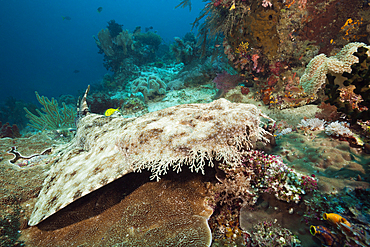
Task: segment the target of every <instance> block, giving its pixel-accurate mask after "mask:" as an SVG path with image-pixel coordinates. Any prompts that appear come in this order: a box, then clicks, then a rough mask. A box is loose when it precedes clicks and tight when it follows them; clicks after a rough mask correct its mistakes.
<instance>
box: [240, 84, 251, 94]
mask: <svg viewBox="0 0 370 247" xmlns="http://www.w3.org/2000/svg"><path fill="white" fill-rule="evenodd" d="M240 91H241V93H242V94H243V95H247V94H248V93H249V88H247V87H243V86H242V87H241V88H240Z"/></svg>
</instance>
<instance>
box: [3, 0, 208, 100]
mask: <svg viewBox="0 0 370 247" xmlns="http://www.w3.org/2000/svg"><path fill="white" fill-rule="evenodd" d="M179 2H180V1H177V0H157V1H150V0H136V1H128V0H109V1H98V0H89V1H87V0H85V1H72V0H66V1H46V0H38V1H24V0H23V1H1V2H0V16H1V22H0V33H1V35H0V57H1V60H0V71H1V72H0V85H1V87H0V89H1V90H0V103H2V102H3V101H5V100H6V99H7V98H8V97H13V98H16V99H19V100H23V101H27V102H29V101H32V102H35V103H36V102H37V101H36V97H35V93H34V91H38V92H39V94H40V95H45V96H47V97H49V98H50V97H58V96H59V95H62V94H72V95H76V94H77V91H78V90H84V89H85V88H86V86H87V85H88V84H93V83H98V82H99V81H100V80H101V79H102V77H103V76H104V74H105V73H106V72H107V71H106V69H105V68H104V66H103V55H102V54H98V51H99V49H98V47H97V45H96V43H95V41H94V39H93V36H94V35H95V36H97V33H98V32H99V31H100V30H101V29H102V28H106V26H107V22H108V21H110V20H115V21H116V22H117V23H119V24H123V29H128V30H130V31H131V32H132V31H133V30H134V29H135V27H136V26H141V27H142V28H143V29H144V28H145V27H150V26H152V27H153V30H154V31H157V33H158V34H159V35H160V36H161V37H162V38H163V41H164V42H166V43H167V44H169V43H172V42H173V38H174V37H176V36H178V37H182V36H184V35H185V34H186V33H187V32H189V31H190V30H191V23H192V22H193V21H194V20H195V18H196V17H197V16H198V14H199V11H200V10H201V9H202V8H203V7H204V3H202V1H200V0H198V1H193V2H192V11H189V9H188V8H185V9H182V8H177V9H175V6H177V5H178V4H179ZM99 7H102V8H103V9H102V11H101V12H100V13H99V12H98V11H97V9H98V8H99ZM63 17H64V18H63ZM76 71H79V72H78V73H74V72H76Z"/></svg>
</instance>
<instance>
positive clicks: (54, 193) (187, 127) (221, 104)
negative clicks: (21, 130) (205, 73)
mask: <svg viewBox="0 0 370 247" xmlns="http://www.w3.org/2000/svg"><path fill="white" fill-rule="evenodd" d="M261 116H262V117H266V116H264V115H262V114H261V112H260V110H258V109H257V107H256V106H254V105H248V104H236V103H231V102H229V101H227V100H225V99H219V100H216V101H213V102H211V103H209V104H187V105H179V106H174V107H170V108H167V109H163V110H160V111H157V112H152V113H148V114H146V115H144V116H141V117H138V118H128V119H127V118H123V117H120V116H118V117H115V116H113V117H106V116H102V115H98V114H87V115H86V116H85V117H83V118H81V119H80V120H79V123H78V126H77V132H76V136H75V138H74V140H72V141H71V143H70V145H69V146H68V147H67V148H66V149H64V151H63V153H61V156H60V158H59V159H57V160H56V161H55V164H53V166H52V167H51V169H50V171H49V173H48V175H47V177H46V179H45V181H44V183H43V188H42V189H41V191H40V194H39V197H38V201H37V203H36V205H35V208H34V211H33V213H32V215H31V218H30V220H29V225H30V226H34V225H37V224H38V223H39V222H41V221H42V220H44V219H46V218H47V217H49V216H50V215H52V214H54V213H55V212H57V211H58V210H60V209H62V208H64V207H65V206H67V205H68V204H70V203H72V202H73V201H75V200H77V199H78V198H80V197H82V196H84V195H86V194H88V193H90V192H92V191H94V190H97V189H99V188H100V187H102V186H104V185H106V184H108V183H110V182H112V181H114V180H116V179H118V178H120V177H122V176H124V175H125V174H128V173H130V172H140V171H141V170H144V169H147V170H150V171H151V172H152V179H154V178H156V179H157V180H158V179H159V176H161V175H163V174H165V173H166V171H167V170H168V169H171V168H172V169H173V170H175V171H177V172H181V166H183V165H186V166H189V167H190V170H191V171H192V172H194V171H195V172H202V173H204V166H205V165H209V166H213V161H214V160H222V161H223V162H225V163H226V164H229V165H234V164H236V163H239V162H241V159H240V153H239V152H238V150H240V149H241V148H244V149H249V148H252V146H253V145H254V144H255V142H256V141H257V140H258V139H261V138H262V135H263V134H266V132H264V130H263V129H262V128H261V127H259V125H260V117H261Z"/></svg>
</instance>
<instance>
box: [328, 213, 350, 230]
mask: <svg viewBox="0 0 370 247" xmlns="http://www.w3.org/2000/svg"><path fill="white" fill-rule="evenodd" d="M322 217H323V219H324V220H327V221H329V222H331V223H333V224H334V225H338V224H339V223H343V224H345V225H347V226H349V227H351V223H349V222H348V221H347V220H346V219H345V218H343V217H342V216H340V215H339V214H334V213H331V214H327V213H324V214H323V215H322Z"/></svg>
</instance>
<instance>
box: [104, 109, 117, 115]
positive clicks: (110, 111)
mask: <svg viewBox="0 0 370 247" xmlns="http://www.w3.org/2000/svg"><path fill="white" fill-rule="evenodd" d="M118 109H119V108H117V109H113V108H109V109H108V110H106V111H105V113H104V115H105V116H107V117H109V116H110V115H112V114H113V113H115V112H116V111H118Z"/></svg>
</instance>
